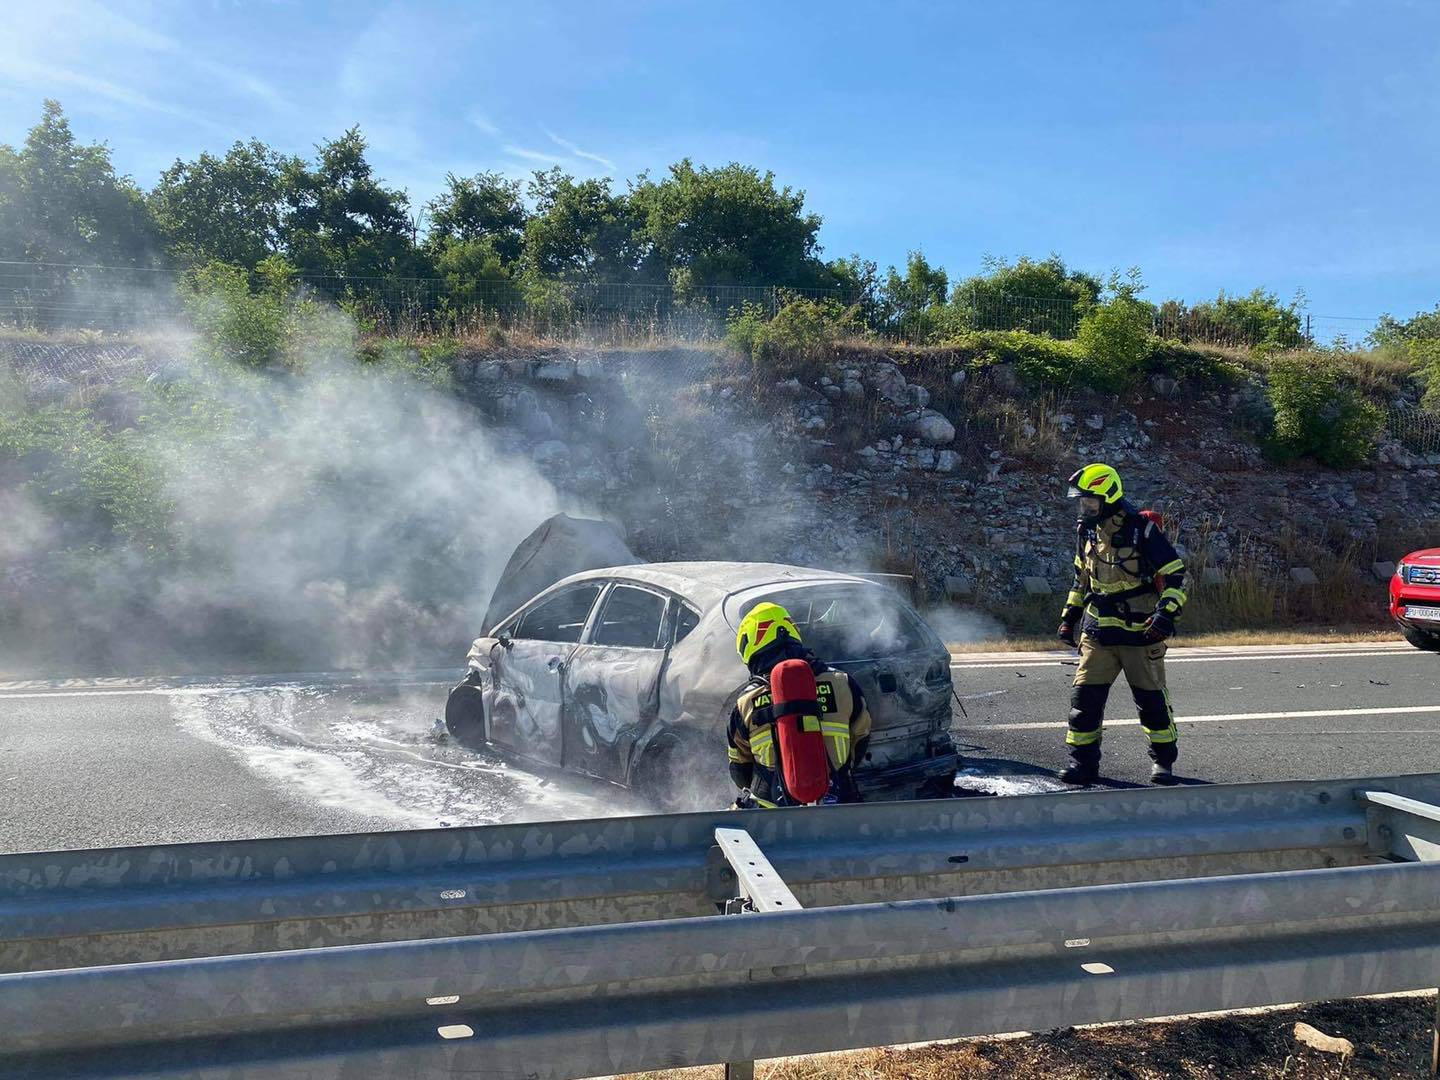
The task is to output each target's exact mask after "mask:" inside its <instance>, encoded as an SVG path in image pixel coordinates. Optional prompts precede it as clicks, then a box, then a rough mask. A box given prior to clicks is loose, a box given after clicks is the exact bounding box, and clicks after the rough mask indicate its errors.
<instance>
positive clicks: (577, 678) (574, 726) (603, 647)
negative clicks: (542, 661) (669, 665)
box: [564, 582, 672, 783]
mask: <svg viewBox="0 0 1440 1080" xmlns="http://www.w3.org/2000/svg"><path fill="white" fill-rule="evenodd" d="M671 602H672V601H671V599H670V597H669V596H667V595H666V594H664V593H662V592H660V591H659V590H656V589H649V588H646V587H644V586H641V585H638V584H634V583H631V582H617V583H615V584H614V585H612V586H611V587H610V589H609V590H608V591H607V592H606V594H605V597H604V599H603V600H601V602H600V608H599V613H598V614H597V615H596V617H595V619H594V620H592V623H591V627H590V631H589V633H588V634H587V635H586V638H585V640H584V641H583V642H582V643H581V644H580V645H579V646H578V647H577V648H576V649H575V651H574V652H573V653H572V654H571V656H570V660H569V663H568V664H567V665H566V671H565V721H564V722H565V725H566V732H565V767H566V768H567V769H575V770H576V771H578V772H583V773H587V774H589V775H591V776H597V777H601V778H602V779H606V780H614V781H617V782H622V783H623V782H624V781H625V780H626V779H627V776H626V774H627V772H628V769H629V763H630V751H631V749H632V748H633V747H634V745H635V740H636V739H637V738H639V736H640V735H641V733H642V732H644V731H645V730H646V729H647V728H648V727H649V725H650V724H652V723H654V721H655V715H656V712H657V711H658V708H659V696H660V674H661V671H662V669H663V668H664V665H665V654H666V649H665V645H666V644H667V643H668V639H669V634H670V622H669V619H668V618H667V617H666V616H667V611H668V610H669V605H670V604H671Z"/></svg>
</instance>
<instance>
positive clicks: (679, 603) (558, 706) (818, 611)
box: [446, 562, 957, 809]
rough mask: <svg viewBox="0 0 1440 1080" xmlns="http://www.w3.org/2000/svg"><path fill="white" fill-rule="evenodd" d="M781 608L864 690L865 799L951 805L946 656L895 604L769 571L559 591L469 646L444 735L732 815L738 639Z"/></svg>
mask: <svg viewBox="0 0 1440 1080" xmlns="http://www.w3.org/2000/svg"><path fill="white" fill-rule="evenodd" d="M766 600H768V601H774V602H776V603H780V604H782V605H784V606H785V607H786V608H787V609H788V610H789V611H790V612H791V614H792V616H793V617H794V618H795V621H796V625H797V626H798V628H799V630H800V633H801V636H802V638H803V640H804V642H805V644H806V645H807V646H809V647H810V648H811V649H813V650H814V651H815V653H816V654H817V655H818V656H820V657H821V658H822V659H823V660H825V661H826V662H827V663H828V664H830V665H831V666H832V667H835V668H838V669H840V670H843V671H847V672H849V673H850V674H851V675H853V676H854V677H855V679H856V680H857V681H858V682H859V684H860V687H861V689H862V691H863V692H864V695H865V701H866V704H867V706H868V707H869V709H870V713H871V717H872V721H873V728H872V737H871V741H870V745H869V748H868V751H867V752H866V755H865V760H864V761H861V762H857V763H856V764H857V767H856V782H857V785H858V787H859V789H860V792H861V794H862V797H865V798H868V799H875V798H911V797H915V796H920V795H930V794H936V795H938V794H946V793H948V792H949V790H950V788H951V787H952V785H953V780H954V775H955V771H956V768H957V757H956V753H955V748H954V744H953V742H952V741H951V737H950V732H949V727H950V719H951V712H950V701H951V694H952V690H951V675H950V657H949V653H948V652H947V650H946V649H945V646H944V644H943V643H942V642H941V641H940V639H939V638H938V637H937V636H936V635H935V634H934V632H933V631H931V630H930V628H929V627H928V626H926V625H925V622H924V621H923V620H922V619H921V618H920V616H919V615H918V614H916V612H915V611H914V609H913V608H912V607H911V606H910V605H909V604H908V603H907V602H906V601H905V600H904V599H903V598H902V597H901V596H899V595H898V594H897V593H895V592H894V591H893V590H891V589H889V588H887V587H885V586H883V585H880V584H877V583H875V582H873V581H868V580H865V579H863V578H860V577H856V576H853V575H848V574H840V573H831V572H827V571H823V570H813V569H807V568H803V567H796V566H787V565H782V564H774V563H729V562H694V563H641V564H638V565H623V566H611V567H601V568H597V569H590V570H585V571H583V572H581V573H578V574H572V575H570V576H568V577H565V578H563V579H561V580H559V581H557V582H555V583H554V584H553V585H550V586H549V587H548V588H546V589H544V590H543V591H542V592H540V593H539V594H538V595H536V596H534V597H533V598H532V599H530V600H529V601H528V602H526V603H525V604H523V605H521V606H520V607H519V608H517V609H516V610H514V611H513V612H510V613H509V614H507V615H505V616H503V617H500V618H498V619H497V621H496V623H495V625H494V626H492V627H490V628H489V629H488V630H487V631H486V634H485V635H484V636H482V637H480V638H477V639H476V641H475V642H474V644H473V645H472V646H471V649H470V653H469V657H468V661H469V672H468V674H467V676H466V680H465V682H463V683H462V684H461V685H460V686H458V687H456V689H455V691H453V692H452V695H451V702H450V705H449V706H448V707H447V710H446V721H447V724H448V725H449V727H450V730H451V731H452V733H454V734H455V735H456V737H457V738H458V739H460V741H462V742H465V743H467V744H470V745H475V746H479V745H486V746H489V747H492V748H494V749H496V750H498V751H501V752H503V753H505V754H508V755H513V756H516V757H518V758H522V759H525V760H527V761H530V762H534V763H536V764H540V765H543V766H547V767H552V768H560V769H564V770H567V771H572V772H577V773H582V774H584V775H587V776H590V777H593V778H595V779H598V780H602V781H607V782H610V783H615V784H620V785H624V786H627V787H636V788H640V789H641V790H643V791H644V792H645V793H646V794H647V795H649V796H650V797H651V798H652V799H654V801H656V802H658V803H659V804H660V805H661V806H663V807H665V808H667V809H682V808H694V809H701V808H713V807H715V806H716V805H717V803H718V801H719V800H722V799H723V800H725V801H728V799H729V798H730V796H731V794H732V793H731V792H730V789H729V785H728V779H727V776H726V753H725V727H726V724H727V722H728V719H729V715H730V711H731V709H732V708H733V707H734V701H735V697H736V693H737V691H738V690H739V689H740V688H741V687H742V686H743V685H744V683H745V682H746V680H747V679H748V678H749V673H748V672H747V671H746V669H745V667H744V665H743V664H742V663H741V662H740V659H739V657H738V655H737V654H736V651H735V634H736V626H737V625H738V623H739V621H740V619H741V618H743V617H744V615H745V613H746V612H747V611H748V610H749V609H750V608H751V607H753V606H754V605H755V604H757V603H760V602H761V601H766Z"/></svg>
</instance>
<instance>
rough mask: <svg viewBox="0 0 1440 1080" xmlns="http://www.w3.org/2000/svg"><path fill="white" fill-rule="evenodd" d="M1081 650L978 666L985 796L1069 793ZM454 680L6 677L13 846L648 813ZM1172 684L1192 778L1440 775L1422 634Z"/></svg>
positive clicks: (1273, 652) (1127, 706) (1253, 655)
mask: <svg viewBox="0 0 1440 1080" xmlns="http://www.w3.org/2000/svg"><path fill="white" fill-rule="evenodd" d="M1067 659H1070V661H1071V665H1073V658H1067V657H1064V656H1062V655H1061V654H1059V653H1040V654H1035V653H1029V654H1025V653H1009V654H993V655H968V656H962V657H959V658H957V661H956V664H955V681H956V688H957V691H958V693H959V696H960V698H961V700H962V701H963V703H964V706H965V709H966V712H967V713H968V716H962V715H960V714H959V712H958V710H957V715H956V720H955V732H956V737H957V740H958V741H959V742H960V743H961V746H962V750H963V752H964V753H965V755H966V759H967V763H968V765H969V769H968V770H967V773H966V774H965V775H964V776H962V778H961V784H962V786H963V787H964V788H966V789H967V790H971V791H981V792H992V793H1001V794H1009V793H1020V792H1029V791H1043V790H1051V789H1055V788H1058V787H1060V786H1061V785H1059V784H1058V782H1057V781H1055V780H1054V779H1053V775H1052V774H1051V772H1050V770H1054V769H1057V768H1059V767H1061V766H1063V764H1064V762H1065V749H1064V720H1065V714H1066V711H1067V702H1068V693H1069V681H1070V677H1071V674H1072V673H1073V671H1074V668H1073V666H1067V664H1066V663H1065V661H1066V660H1067ZM452 676H453V672H449V671H436V672H418V673H413V674H409V675H403V676H395V677H391V678H386V679H380V680H375V679H371V680H366V681H357V680H352V679H347V678H344V677H340V676H328V675H303V676H301V675H295V676H274V677H270V678H266V679H248V680H243V681H242V680H232V681H214V682H204V681H198V680H148V681H147V680H126V679H110V680H90V681H85V680H79V681H67V682H29V683H24V682H11V683H0V717H3V721H0V851H24V850H36V849H44V848H66V847H99V846H111V845H122V844H145V843H160V842H169V841H180V840H205V839H225V838H232V837H242V836H277V835H298V834H304V833H329V832H348V831H355V830H370V829H394V828H420V827H433V826H440V825H453V824H483V823H489V822H500V821H516V820H541V819H546V818H566V817H594V816H603V815H608V814H616V813H638V812H642V811H643V809H644V808H643V807H642V806H641V805H640V804H639V803H637V802H636V801H635V800H634V799H632V798H630V797H629V796H628V795H627V794H626V793H624V792H621V791H619V790H618V789H613V788H603V787H599V786H586V785H582V784H570V783H566V782H564V781H557V780H556V779H555V778H553V777H549V778H547V777H536V776H533V775H531V774H529V773H526V772H524V771H523V770H520V769H518V768H515V767H513V766H510V765H508V764H507V763H505V762H503V761H500V760H497V759H494V758H491V757H487V756H485V755H479V754H474V753H472V752H469V751H466V750H463V749H462V748H460V747H457V746H455V745H454V744H453V743H451V742H450V741H449V740H448V739H446V738H443V737H440V736H438V735H437V733H436V730H435V722H436V719H437V718H438V717H439V716H440V714H441V712H442V710H443V705H444V698H445V692H446V689H447V686H448V684H449V682H450V681H451V678H452ZM1170 683H1171V687H1172V697H1173V698H1174V701H1175V705H1176V711H1177V714H1178V716H1179V729H1180V739H1181V743H1180V747H1181V749H1180V765H1179V769H1178V772H1180V774H1181V775H1182V776H1184V777H1185V778H1187V780H1190V781H1193V782H1227V781H1245V780H1278V779H1289V778H1301V777H1326V776H1364V775H1382V774H1387V773H1402V772H1422V771H1426V770H1430V769H1440V657H1436V656H1434V655H1431V654H1427V653H1421V652H1418V651H1416V650H1414V649H1412V648H1410V647H1409V646H1408V645H1397V646H1392V645H1388V644H1386V645H1379V646H1376V645H1365V646H1318V647H1317V646H1297V647H1281V648H1274V647H1266V648H1239V649H1224V650H1218V649H1183V648H1182V649H1176V650H1174V651H1173V652H1172V658H1171V663H1170ZM1110 716H1111V720H1110V722H1109V723H1108V724H1107V735H1106V738H1105V761H1104V770H1103V771H1104V773H1105V777H1106V779H1105V782H1106V783H1109V784H1111V785H1124V784H1129V783H1143V782H1144V781H1145V778H1146V773H1147V769H1148V766H1147V763H1146V759H1145V755H1144V739H1143V736H1142V735H1141V733H1140V730H1139V727H1138V725H1137V724H1136V723H1135V722H1134V716H1135V712H1134V708H1133V706H1132V705H1131V702H1130V700H1129V695H1128V694H1127V693H1126V691H1125V688H1124V687H1123V685H1121V686H1117V688H1116V690H1115V693H1114V694H1113V695H1112V698H1111V709H1110Z"/></svg>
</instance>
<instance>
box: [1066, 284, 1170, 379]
mask: <svg viewBox="0 0 1440 1080" xmlns="http://www.w3.org/2000/svg"><path fill="white" fill-rule="evenodd" d="M1144 288H1145V286H1144V284H1143V283H1142V282H1141V280H1140V271H1139V270H1138V269H1131V271H1130V272H1129V274H1128V275H1127V276H1125V277H1124V278H1122V277H1121V276H1120V275H1119V274H1112V275H1111V276H1110V285H1109V289H1110V297H1109V299H1107V300H1106V301H1105V302H1104V303H1103V304H1100V305H1098V306H1095V307H1092V308H1091V309H1090V310H1089V311H1087V312H1086V313H1085V316H1084V318H1082V319H1081V320H1080V327H1079V330H1078V331H1077V332H1076V341H1077V344H1078V345H1079V346H1080V349H1081V351H1082V352H1083V353H1084V354H1085V357H1086V360H1087V361H1088V363H1087V365H1086V367H1085V369H1084V370H1085V379H1086V381H1087V382H1088V383H1089V384H1090V388H1091V389H1095V390H1109V391H1119V390H1124V389H1125V388H1126V387H1127V386H1129V385H1130V384H1131V383H1132V382H1134V381H1135V378H1136V376H1137V375H1138V373H1139V371H1140V366H1141V365H1142V364H1143V363H1144V362H1145V359H1146V357H1147V356H1149V354H1150V346H1151V335H1150V328H1151V325H1152V319H1153V317H1154V310H1155V309H1154V308H1153V307H1152V306H1151V305H1149V304H1147V303H1145V302H1144V301H1143V300H1141V299H1140V293H1141V292H1142V291H1144Z"/></svg>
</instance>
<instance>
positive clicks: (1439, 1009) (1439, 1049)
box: [1430, 990, 1440, 1076]
mask: <svg viewBox="0 0 1440 1080" xmlns="http://www.w3.org/2000/svg"><path fill="white" fill-rule="evenodd" d="M1437 1074H1440V990H1436V991H1435V1018H1434V1020H1432V1021H1431V1023H1430V1075H1431V1076H1435V1075H1437Z"/></svg>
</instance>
